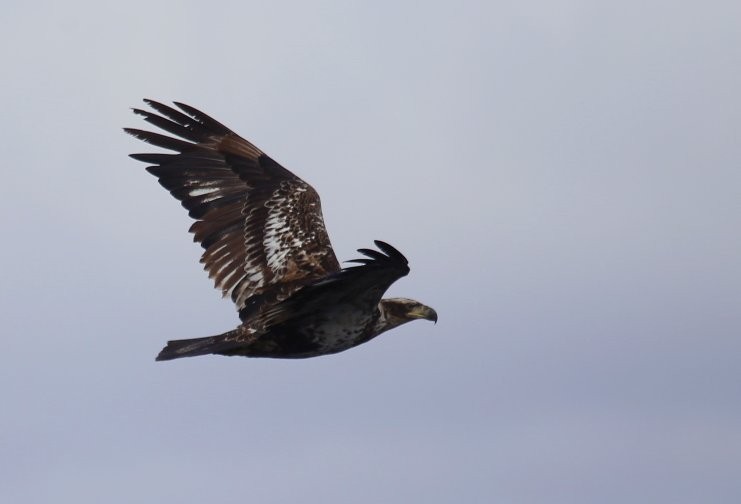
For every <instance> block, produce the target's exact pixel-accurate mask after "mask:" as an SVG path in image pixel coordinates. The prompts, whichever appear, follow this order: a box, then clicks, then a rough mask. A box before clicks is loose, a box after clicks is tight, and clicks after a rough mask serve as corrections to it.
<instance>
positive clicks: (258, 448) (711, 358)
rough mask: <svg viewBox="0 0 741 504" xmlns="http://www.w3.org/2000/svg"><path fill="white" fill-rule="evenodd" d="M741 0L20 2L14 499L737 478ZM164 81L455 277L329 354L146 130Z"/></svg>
mask: <svg viewBox="0 0 741 504" xmlns="http://www.w3.org/2000/svg"><path fill="white" fill-rule="evenodd" d="M739 26H741V3H739V2H738V1H730V0H729V1H728V2H721V1H709V2H703V3H702V5H700V3H699V2H676V1H652V0H648V1H646V0H643V1H640V2H638V1H631V0H629V1H622V2H606V1H592V2H585V1H546V0H541V1H535V0H533V1H516V2H515V1H513V2H465V1H464V2H426V3H422V2H385V1H375V2H340V1H331V0H330V1H324V2H317V3H314V4H310V3H309V2H261V3H259V4H258V3H252V2H237V1H235V2H142V1H136V0H132V1H126V2H117V3H116V4H115V5H114V4H105V3H104V2H81V1H70V2H43V1H42V2H19V1H16V2H11V4H10V5H7V6H5V7H4V8H3V15H2V18H0V42H1V43H0V55H1V59H0V61H2V66H3V69H2V74H3V77H2V84H1V86H2V87H1V89H2V101H3V107H2V115H1V116H0V133H1V137H2V146H3V149H2V152H3V157H4V161H3V171H2V173H3V182H2V184H1V185H0V192H1V196H2V197H1V198H0V219H2V234H3V236H4V242H3V247H2V250H1V251H0V254H2V264H3V265H4V267H3V268H2V269H3V273H2V281H1V282H0V302H1V304H0V310H2V313H1V315H2V324H3V329H2V341H3V343H4V348H3V350H2V352H0V400H1V401H2V404H0V411H1V412H0V501H2V502H8V503H14V504H25V503H50V502H54V503H75V504H80V503H83V504H85V503H101V502H104V503H111V504H118V503H121V504H123V503H127V504H129V503H132V502H137V503H140V502H141V503H163V502H177V503H186V504H187V503H199V504H202V503H204V502H219V503H244V502H250V503H278V504H282V503H297V502H300V503H311V504H313V503H317V504H320V503H321V504H325V503H328V502H343V503H348V502H352V503H361V504H366V503H369V504H370V503H411V502H424V503H431V504H437V503H450V502H464V503H493V502H496V503H517V504H531V503H532V504H536V503H537V504H539V503H548V504H552V503H556V504H560V503H563V504H574V503H589V504H592V503H606V504H611V503H628V502H629V503H651V504H655V503H661V502H671V503H680V504H681V503H698V502H712V503H714V504H719V503H721V504H723V503H738V502H741V477H739V474H740V473H739V471H740V468H741V427H740V426H741V365H739V359H740V358H741V233H740V229H741V169H740V166H739V165H740V164H741V98H739V96H740V94H739V93H741V91H740V90H741V30H739ZM144 97H149V98H154V99H157V100H161V101H170V100H179V101H183V102H186V103H189V104H192V105H194V106H196V107H198V108H201V109H202V110H204V111H205V112H207V113H209V114H211V115H213V116H214V117H215V118H217V119H218V120H220V121H221V122H224V123H225V124H227V125H228V126H230V127H232V128H233V129H235V130H236V131H237V132H239V133H240V134H241V135H242V136H245V137H246V138H248V139H250V140H252V141H253V142H255V143H256V144H257V145H258V146H260V147H261V148H262V149H263V150H264V151H266V152H267V153H269V154H270V155H271V156H272V157H274V158H275V159H276V160H278V161H279V162H280V163H282V164H283V165H284V166H286V167H287V168H289V169H291V170H293V171H294V172H296V173H297V174H298V175H299V176H301V177H302V178H304V179H305V180H307V181H308V182H310V183H311V184H312V185H313V186H314V187H315V188H316V189H317V190H318V192H319V193H320V194H321V196H322V204H323V209H324V215H325V220H326V223H327V227H328V229H329V232H330V236H331V238H332V242H333V244H334V247H335V250H336V252H337V255H338V257H339V258H340V259H342V260H345V259H351V258H353V257H356V256H357V253H356V252H355V249H356V248H359V247H368V246H369V245H371V244H372V240H373V239H382V240H385V241H388V242H389V243H391V244H393V245H395V246H396V247H398V248H399V249H400V250H401V251H403V252H404V253H405V254H406V255H407V257H408V258H409V260H410V265H411V268H412V272H411V274H410V275H409V276H408V277H406V278H404V279H402V280H400V281H399V282H398V283H397V284H395V285H394V286H393V287H392V288H391V290H390V295H392V296H393V295H396V296H405V297H412V298H415V299H418V300H420V301H422V302H424V303H426V304H429V305H430V306H433V307H434V308H435V309H437V311H438V313H439V316H440V321H439V323H438V324H437V325H432V324H430V323H427V322H414V323H411V324H408V325H406V326H404V327H401V328H399V329H397V330H394V331H392V332H389V333H386V334H384V335H383V336H382V337H380V338H378V339H377V340H374V341H372V342H370V343H368V344H366V345H363V346H360V347H358V348H355V349H352V350H350V351H347V352H345V353H341V354H338V355H334V356H328V357H321V358H316V359H309V360H303V361H280V360H260V359H245V358H226V357H218V356H207V357H199V358H194V359H183V360H178V361H172V362H160V363H155V361H154V357H155V355H156V354H157V353H158V351H159V350H160V348H161V347H162V346H163V344H164V343H165V341H166V340H168V339H176V338H193V337H199V336H208V335H212V334H217V333H220V332H223V331H226V330H229V329H232V328H233V327H235V326H236V324H237V322H238V318H237V315H236V312H235V310H234V308H233V306H232V304H231V302H230V301H229V300H222V299H221V298H220V295H219V293H218V292H217V291H216V290H214V289H213V288H212V285H211V282H210V280H208V278H207V276H206V274H205V273H204V272H203V271H202V270H201V266H200V265H199V264H198V259H199V256H200V247H198V246H197V245H196V244H194V243H192V241H191V236H190V235H188V233H187V232H186V231H187V228H188V226H189V225H190V222H189V220H188V217H187V214H186V212H185V211H184V210H183V209H182V208H181V207H180V205H179V204H178V203H177V202H176V201H175V200H174V199H173V198H171V197H170V196H169V195H168V194H167V192H166V191H164V190H163V189H162V188H161V187H160V186H159V185H158V184H157V182H156V180H155V178H154V177H152V176H150V175H149V174H147V173H146V172H145V170H144V165H143V164H141V163H137V162H135V161H133V160H131V159H129V158H127V154H129V153H131V152H142V151H147V150H149V149H150V147H147V146H145V145H144V144H141V143H140V142H138V141H136V140H135V139H132V138H130V137H127V136H126V135H124V134H123V132H122V131H121V128H122V127H124V126H130V127H142V126H143V122H142V121H141V119H140V118H137V117H135V116H134V115H133V114H131V112H130V110H129V108H130V107H133V106H141V105H142V103H141V99H142V98H144Z"/></svg>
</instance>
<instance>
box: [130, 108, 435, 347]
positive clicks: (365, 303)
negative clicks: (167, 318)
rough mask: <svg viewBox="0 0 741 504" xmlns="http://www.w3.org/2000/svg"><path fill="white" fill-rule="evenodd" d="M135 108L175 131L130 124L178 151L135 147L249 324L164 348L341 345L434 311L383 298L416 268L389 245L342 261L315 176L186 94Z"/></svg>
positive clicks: (144, 135)
mask: <svg viewBox="0 0 741 504" xmlns="http://www.w3.org/2000/svg"><path fill="white" fill-rule="evenodd" d="M145 102H146V103H147V104H148V105H149V106H150V107H151V108H152V109H153V111H149V110H141V109H134V113H135V114H137V115H140V116H142V117H143V118H144V120H145V121H147V122H149V123H150V124H152V125H154V126H157V127H158V128H160V129H162V130H164V131H165V132H167V133H170V134H171V135H174V136H175V137H179V138H175V137H171V136H166V135H162V134H159V133H153V132H150V131H144V130H139V129H132V128H126V129H125V131H126V132H127V133H129V134H131V135H133V136H135V137H136V138H139V139H141V140H143V141H145V142H148V143H150V144H153V145H155V146H158V147H162V148H164V149H167V150H170V151H173V152H174V153H156V154H132V155H131V157H133V158H134V159H137V160H139V161H143V162H146V163H149V164H150V166H149V167H148V168H147V170H148V171H149V172H150V173H152V174H153V175H155V176H156V177H157V178H158V180H159V182H160V184H161V185H162V186H163V187H165V188H166V189H167V190H168V191H170V194H172V195H173V196H174V197H175V198H177V199H178V200H179V201H180V202H181V203H182V205H183V206H184V207H185V208H186V209H187V210H188V213H189V215H190V216H191V217H192V218H193V219H195V222H194V223H193V225H192V226H191V228H190V231H191V232H192V233H193V234H194V239H195V241H197V242H199V243H200V244H201V246H202V247H203V248H204V249H205V250H204V252H203V255H202V257H201V262H202V263H203V265H204V268H205V269H206V271H207V272H208V275H209V277H210V278H211V279H212V280H213V281H214V284H215V286H216V287H217V288H218V289H220V290H221V291H222V293H223V294H224V295H225V296H227V295H228V296H230V297H231V299H232V300H233V301H234V303H235V304H236V306H237V310H238V311H239V317H240V319H241V320H242V323H241V325H240V326H239V327H238V328H237V329H235V330H233V331H229V332H227V333H224V334H221V335H218V336H212V337H207V338H197V339H191V340H175V341H170V342H168V345H167V346H166V347H165V348H164V349H163V350H162V352H161V353H160V355H159V356H158V357H157V359H158V360H168V359H175V358H178V357H189V356H194V355H203V354H210V353H214V354H221V355H244V356H248V357H281V358H303V357H314V356H318V355H324V354H330V353H336V352H340V351H343V350H346V349H348V348H351V347H353V346H357V345H359V344H361V343H364V342H366V341H368V340H370V339H371V338H373V337H375V336H377V335H378V334H380V333H382V332H384V331H386V330H388V329H390V328H393V327H396V326H398V325H400V324H402V323H405V322H408V321H410V320H414V319H416V318H426V319H428V320H437V314H436V313H435V312H434V310H432V309H431V308H429V307H426V306H424V305H422V304H420V303H418V302H416V301H412V300H407V299H386V300H381V297H382V295H383V293H384V292H385V291H386V289H388V287H389V286H390V285H391V284H392V283H393V282H394V281H396V280H397V279H399V278H400V277H402V276H404V275H406V274H407V273H408V272H409V267H408V266H407V260H406V258H404V256H403V255H402V254H401V253H400V252H398V251H397V250H396V249H395V248H393V247H391V246H390V245H388V244H386V243H383V242H380V241H376V242H375V243H376V246H377V247H378V248H379V250H380V251H378V250H368V249H360V250H359V251H360V252H361V253H362V254H364V255H365V256H366V258H363V259H356V260H355V262H357V263H359V265H357V266H352V267H349V268H344V269H342V268H340V265H339V263H338V261H337V258H336V257H335V254H334V251H333V250H332V246H331V244H330V241H329V237H328V235H327V231H326V228H325V226H324V219H323V217H322V210H321V203H320V201H319V195H318V194H317V193H316V191H315V190H314V188H312V187H311V186H310V185H309V184H307V183H306V182H304V181H303V180H301V179H300V178H298V177H297V176H296V175H294V174H293V173H291V172H290V171H288V170H286V169H285V168H283V167H282V166H281V165H279V164H278V163H276V162H275V161H273V160H272V159H271V158H270V157H269V156H267V155H266V154H265V153H263V152H262V151H261V150H260V149H258V148H257V147H255V146H254V145H252V144H251V143H250V142H248V141H247V140H245V139H243V138H241V137H240V136H238V135H237V134H235V133H234V132H233V131H231V130H230V129H229V128H227V127H226V126H224V125H223V124H221V123H219V122H217V121H215V120H214V119H212V118H210V117H209V116H207V115H206V114H204V113H202V112H200V111H199V110H196V109H194V108H193V107H190V106H188V105H185V104H182V103H177V102H176V103H175V105H176V106H177V107H178V108H179V109H180V110H176V109H174V108H172V107H169V106H166V105H163V104H161V103H158V102H155V101H152V100H145Z"/></svg>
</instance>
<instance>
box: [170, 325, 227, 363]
mask: <svg viewBox="0 0 741 504" xmlns="http://www.w3.org/2000/svg"><path fill="white" fill-rule="evenodd" d="M235 333H237V331H229V332H226V333H224V334H220V335H218V336H207V337H205V338H193V339H181V340H172V341H168V342H167V345H166V346H165V348H163V349H162V350H161V351H160V353H159V355H157V358H156V359H155V360H158V361H165V360H172V359H179V358H181V357H195V356H197V355H208V354H216V353H222V352H224V351H226V350H229V349H233V348H234V347H235V346H238V344H237V343H236V342H235V341H234V336H235V335H236V334H235Z"/></svg>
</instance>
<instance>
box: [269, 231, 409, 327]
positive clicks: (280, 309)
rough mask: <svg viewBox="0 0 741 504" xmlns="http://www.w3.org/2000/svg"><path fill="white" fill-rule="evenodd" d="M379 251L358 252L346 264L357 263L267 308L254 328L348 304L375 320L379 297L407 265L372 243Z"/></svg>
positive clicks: (396, 254) (381, 244)
mask: <svg viewBox="0 0 741 504" xmlns="http://www.w3.org/2000/svg"><path fill="white" fill-rule="evenodd" d="M374 243H375V244H376V246H377V247H378V248H379V250H380V251H379V250H372V249H358V252H360V253H361V254H363V255H365V256H366V257H364V258H362V259H352V260H350V261H347V262H354V263H359V265H356V266H350V267H347V268H344V269H342V270H341V271H338V272H336V273H334V274H332V275H329V276H327V277H324V278H322V279H320V280H318V281H316V282H314V283H312V284H311V285H307V286H306V287H305V288H304V289H302V290H301V291H300V292H298V293H296V294H295V295H294V296H292V297H291V298H290V299H287V300H286V301H284V302H283V303H279V304H275V305H272V306H269V307H267V308H266V309H265V310H264V312H263V313H261V314H260V316H259V317H257V318H256V320H255V322H256V325H257V326H259V328H260V330H263V331H264V330H265V329H266V328H270V327H274V326H276V325H279V324H282V323H286V322H288V321H291V320H293V321H295V320H299V321H300V320H302V319H303V318H304V317H311V316H313V315H314V314H316V313H317V312H319V311H322V310H332V309H333V308H335V307H338V306H343V305H344V306H348V305H351V306H353V308H354V309H355V310H357V311H359V312H366V313H368V315H369V321H370V319H371V318H375V316H376V315H375V314H376V310H377V306H378V303H379V302H380V301H381V298H382V297H383V294H384V293H385V292H386V291H387V290H388V288H389V287H390V286H391V284H393V283H394V282H396V281H397V280H398V279H399V278H401V277H404V276H406V275H407V274H409V263H408V261H407V259H406V257H404V255H403V254H402V253H401V252H399V251H398V250H396V249H395V248H394V247H392V246H391V245H389V244H388V243H385V242H382V241H380V240H375V241H374Z"/></svg>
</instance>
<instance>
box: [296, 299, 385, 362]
mask: <svg viewBox="0 0 741 504" xmlns="http://www.w3.org/2000/svg"><path fill="white" fill-rule="evenodd" d="M377 318H378V312H375V311H374V310H367V309H365V310H363V309H358V308H357V307H354V306H351V305H347V304H341V305H339V306H336V307H335V308H334V309H333V310H330V311H328V312H325V313H320V314H316V315H314V316H312V317H308V319H307V320H305V323H304V324H302V325H301V326H300V327H297V328H296V332H297V333H298V335H299V337H300V338H301V339H304V340H305V341H306V342H307V343H308V344H309V346H310V347H311V348H313V351H314V355H326V354H333V353H337V352H342V351H345V350H348V349H350V348H352V347H354V346H357V345H360V344H361V343H365V342H366V341H368V340H370V339H371V338H372V337H373V336H374V334H373V332H372V330H373V327H374V325H375V321H376V319H377Z"/></svg>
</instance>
